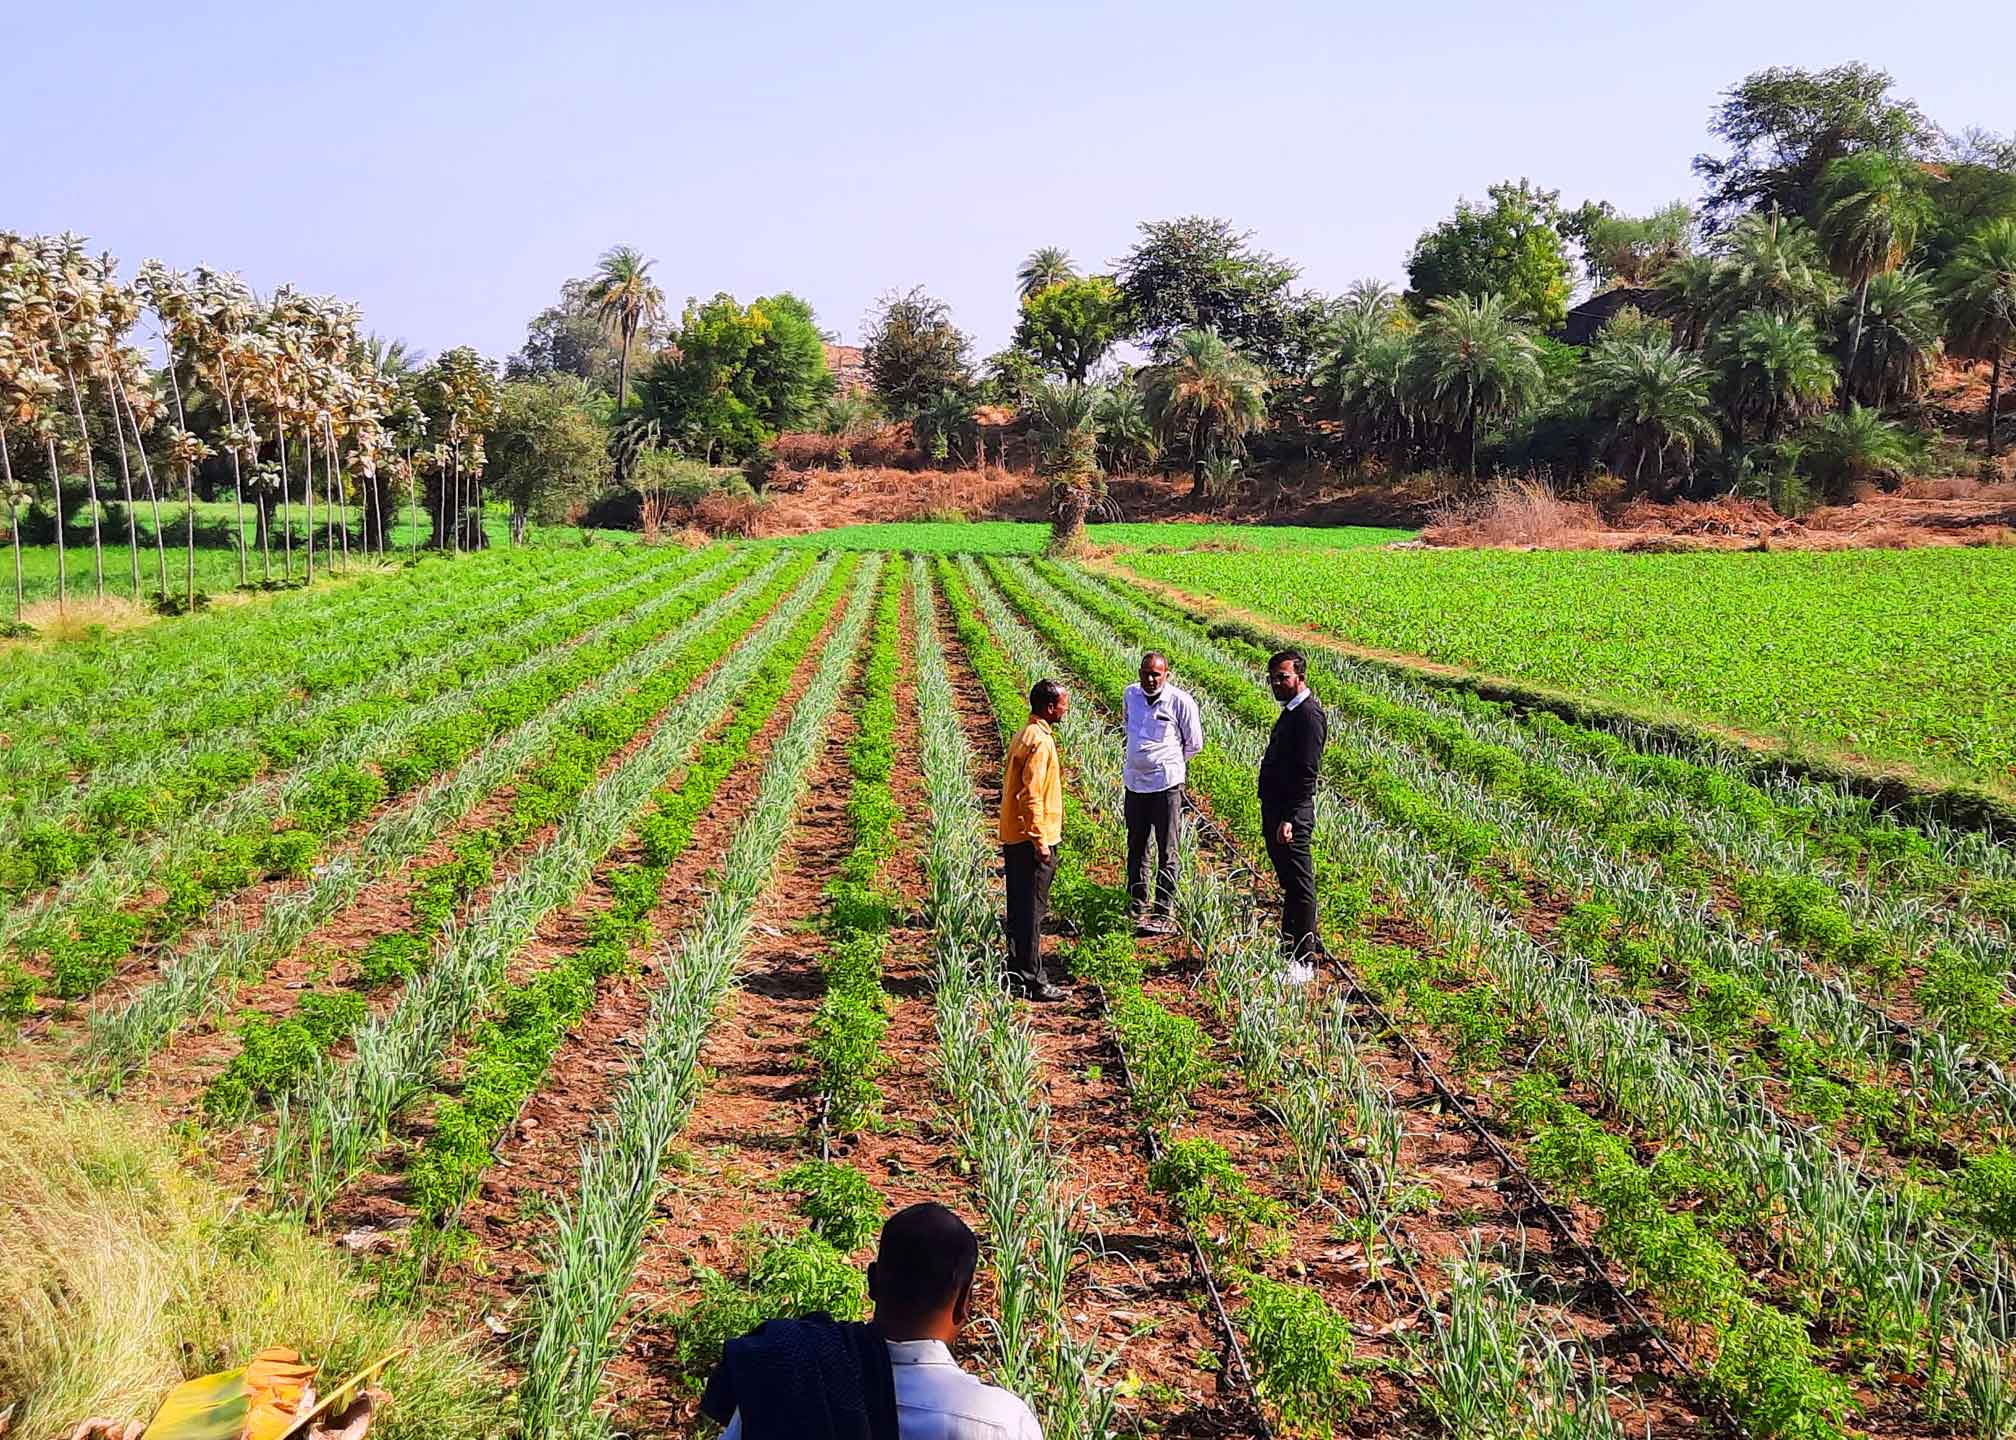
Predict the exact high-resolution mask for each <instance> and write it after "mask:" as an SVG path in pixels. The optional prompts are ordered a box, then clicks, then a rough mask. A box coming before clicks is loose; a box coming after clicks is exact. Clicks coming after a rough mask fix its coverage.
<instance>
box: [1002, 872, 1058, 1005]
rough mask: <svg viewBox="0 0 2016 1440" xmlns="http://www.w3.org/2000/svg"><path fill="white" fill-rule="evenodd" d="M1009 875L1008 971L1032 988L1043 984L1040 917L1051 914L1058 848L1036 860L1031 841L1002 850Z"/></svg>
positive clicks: (1046, 979) (1041, 921)
mask: <svg viewBox="0 0 2016 1440" xmlns="http://www.w3.org/2000/svg"><path fill="white" fill-rule="evenodd" d="M1001 867H1002V869H1004V870H1006V871H1007V872H1008V970H1009V973H1010V974H1012V975H1015V976H1016V977H1018V978H1019V979H1021V980H1023V981H1025V982H1027V983H1030V984H1034V985H1042V984H1046V983H1048V981H1049V978H1050V977H1049V976H1048V975H1046V974H1045V973H1044V971H1043V917H1044V916H1046V915H1048V914H1049V913H1050V882H1051V881H1052V880H1054V879H1055V878H1056V877H1057V847H1056V846H1055V845H1052V846H1051V847H1050V858H1049V859H1047V860H1038V859H1037V858H1036V845H1035V842H1034V841H1031V840H1022V841H1018V842H1017V843H1015V844H1013V845H1003V846H1002V847H1001Z"/></svg>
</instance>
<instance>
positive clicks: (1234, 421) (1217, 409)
mask: <svg viewBox="0 0 2016 1440" xmlns="http://www.w3.org/2000/svg"><path fill="white" fill-rule="evenodd" d="M1142 399H1143V400H1144V401H1145V402H1146V404H1147V407H1148V422H1149V424H1151V425H1152V426H1154V428H1155V436H1156V439H1157V440H1158V441H1160V442H1161V444H1162V445H1163V446H1164V448H1167V447H1169V446H1171V445H1173V444H1175V443H1176V442H1177V441H1179V440H1180V441H1182V442H1183V443H1184V444H1186V445H1187V446H1188V447H1189V456H1190V464H1191V472H1192V475H1193V477H1194V480H1193V484H1192V487H1191V491H1190V495H1191V498H1192V499H1196V500H1201V499H1203V498H1204V485H1205V480H1204V460H1205V457H1206V456H1208V455H1211V454H1214V453H1215V454H1221V455H1222V454H1231V453H1234V452H1236V451H1239V450H1242V449H1244V448H1245V443H1246V437H1247V436H1248V435H1250V434H1251V433H1252V432H1253V431H1255V430H1257V429H1259V428H1260V427H1261V425H1263V424H1264V423H1266V419H1267V379H1266V377H1265V376H1264V375H1262V374H1261V373H1260V367H1259V366H1257V365H1255V364H1254V363H1253V362H1252V361H1250V360H1248V359H1247V358H1246V357H1245V356H1243V355H1241V354H1239V353H1238V352H1237V351H1236V350H1234V349H1233V348H1232V347H1231V346H1229V345H1227V344H1226V343H1225V341H1224V340H1223V339H1222V338H1221V337H1220V336H1219V335H1218V333H1217V332H1216V331H1215V330H1184V331H1182V332H1180V333H1179V334H1178V335H1177V336H1176V337H1175V338H1174V339H1173V340H1172V341H1171V342H1170V345H1169V358H1168V359H1167V360H1166V361H1164V362H1163V363H1162V364H1160V365H1151V366H1149V367H1148V369H1147V370H1146V371H1144V372H1143V379H1142Z"/></svg>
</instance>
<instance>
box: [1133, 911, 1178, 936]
mask: <svg viewBox="0 0 2016 1440" xmlns="http://www.w3.org/2000/svg"><path fill="white" fill-rule="evenodd" d="M1134 933H1135V934H1136V935H1174V934H1175V933H1176V926H1175V925H1174V923H1172V922H1171V921H1170V919H1169V917H1168V916H1166V915H1144V916H1142V917H1141V918H1140V919H1139V920H1136V921H1135V922H1134Z"/></svg>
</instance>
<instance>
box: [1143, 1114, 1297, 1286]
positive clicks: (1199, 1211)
mask: <svg viewBox="0 0 2016 1440" xmlns="http://www.w3.org/2000/svg"><path fill="white" fill-rule="evenodd" d="M1148 1188H1149V1189H1150V1190H1153V1191H1154V1192H1155V1193H1156V1194H1158V1195H1166V1196H1168V1197H1169V1201H1170V1204H1171V1205H1172V1206H1174V1207H1175V1210H1176V1214H1177V1216H1178V1218H1180V1219H1181V1220H1182V1222H1183V1224H1184V1226H1185V1227H1186V1228H1187V1229H1188V1230H1189V1231H1190V1233H1191V1234H1192V1235H1193V1236H1195V1237H1196V1239H1197V1243H1198V1244H1199V1245H1201V1246H1202V1247H1203V1248H1204V1252H1205V1253H1206V1254H1207V1255H1208V1256H1210V1257H1211V1260H1212V1263H1213V1264H1214V1265H1219V1266H1233V1267H1244V1266H1251V1265H1252V1264H1254V1263H1255V1262H1256V1261H1257V1260H1261V1259H1267V1258H1271V1257H1272V1256H1274V1255H1276V1254H1279V1253H1280V1252H1281V1250H1282V1248H1283V1247H1284V1246H1285V1245H1286V1244H1287V1235H1286V1227H1287V1223H1288V1210H1287V1207H1286V1206H1284V1205H1283V1204H1282V1203H1281V1202H1280V1201H1278V1200H1275V1199H1273V1198H1272V1197H1270V1196H1266V1195H1262V1194H1260V1193H1259V1192H1258V1191H1256V1190H1254V1189H1253V1187H1252V1186H1251V1185H1250V1184H1248V1183H1247V1180H1246V1177H1245V1176H1244V1175H1242V1174H1240V1173H1239V1170H1238V1167H1237V1166H1235V1165H1234V1164H1233V1163H1232V1157H1231V1156H1230V1155H1228V1154H1227V1153H1226V1152H1225V1147H1224V1146H1222V1145H1220V1144H1218V1143H1217V1142H1216V1141H1215V1140H1207V1139H1203V1138H1201V1137H1199V1138H1193V1139H1187V1140H1177V1141H1174V1142H1172V1143H1171V1144H1170V1145H1169V1148H1168V1149H1166V1150H1164V1151H1163V1152H1162V1155H1161V1157H1160V1158H1159V1159H1157V1160H1156V1161H1155V1162H1154V1163H1153V1164H1152V1165H1150V1166H1149V1167H1148Z"/></svg>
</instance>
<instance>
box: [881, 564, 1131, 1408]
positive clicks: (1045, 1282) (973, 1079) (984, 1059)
mask: <svg viewBox="0 0 2016 1440" xmlns="http://www.w3.org/2000/svg"><path fill="white" fill-rule="evenodd" d="M911 597H912V609H913V611H914V613H915V614H916V616H917V635H916V657H917V658H916V665H917V689H918V712H919V723H920V725H921V727H922V732H923V754H922V761H923V772H924V790H925V797H926V803H927V805H928V807H929V811H930V821H929V830H928V835H929V847H930V848H929V860H928V864H927V880H928V887H929V888H928V898H927V902H926V911H927V915H928V917H929V919H930V922H931V952H932V960H933V981H934V984H933V991H934V999H935V1003H936V1018H937V1028H938V1060H939V1067H940V1075H939V1079H940V1083H941V1084H942V1086H943V1088H944V1090H945V1093H946V1100H947V1106H948V1113H949V1116H950V1119H951V1122H952V1129H953V1133H954V1135H955V1136H956V1138H957V1140H958V1143H959V1147H960V1150H961V1152H962V1154H963V1155H964V1157H965V1160H966V1163H967V1165H968V1166H969V1167H970V1169H971V1172H972V1175H973V1177H974V1184H975V1187H976V1189H977V1190H978V1200H979V1205H980V1211H981V1214H982V1216H983V1217H984V1220H985V1226H984V1231H985V1236H986V1241H985V1243H986V1247H987V1254H988V1259H989V1261H990V1269H991V1270H992V1272H993V1277H994V1309H995V1326H994V1334H993V1341H992V1344H991V1345H990V1346H989V1361H990V1368H991V1369H992V1371H993V1374H994V1378H995V1379H996V1380H997V1381H998V1382H999V1383H1001V1384H1002V1385H1004V1386H1006V1387H1007V1388H1008V1389H1010V1390H1012V1391H1014V1392H1015V1393H1016V1394H1018V1395H1020V1396H1021V1397H1022V1398H1023V1399H1024V1400H1026V1401H1028V1402H1029V1403H1030V1404H1031V1406H1033V1407H1034V1408H1035V1410H1036V1412H1037V1414H1038V1416H1039V1417H1040V1419H1041V1420H1042V1423H1043V1426H1044V1433H1045V1434H1048V1435H1052V1436H1064V1437H1071V1440H1076V1437H1081V1436H1083V1437H1095V1436H1103V1435H1105V1434H1106V1433H1108V1431H1109V1430H1110V1428H1111V1421H1112V1416H1113V1407H1114V1404H1115V1400H1116V1397H1115V1395H1114V1393H1113V1390H1112V1388H1111V1387H1110V1386H1109V1385H1106V1384H1104V1383H1102V1375H1103V1372H1104V1370H1105V1368H1106V1364H1105V1363H1102V1362H1101V1360H1100V1358H1099V1357H1098V1356H1097V1354H1096V1351H1095V1349H1094V1346H1093V1342H1091V1341H1079V1340H1077V1339H1075V1338H1074V1337H1073V1335H1072V1334H1071V1330H1070V1325H1069V1320H1070V1307H1069V1302H1068V1300H1067V1298H1066V1290H1067V1287H1068V1285H1069V1283H1070V1278H1071V1271H1072V1267H1073V1262H1074V1259H1075V1257H1076V1256H1077V1254H1078V1252H1079V1250H1080V1248H1081V1246H1082V1244H1083V1241H1082V1237H1081V1235H1080V1230H1079V1223H1078V1216H1079V1206H1078V1205H1077V1204H1076V1203H1075V1201H1074V1200H1073V1199H1072V1197H1071V1196H1070V1194H1069V1192H1068V1190H1067V1188H1066V1176H1065V1172H1064V1167H1063V1162H1062V1159H1061V1157H1059V1156H1058V1155H1057V1153H1056V1152H1055V1150H1054V1149H1053V1148H1052V1147H1051V1144H1050V1139H1049V1106H1048V1104H1047V1103H1046V1102H1045V1101H1044V1100H1043V1099H1042V1096H1041V1091H1040V1088H1039V1085H1038V1076H1037V1072H1038V1061H1037V1057H1036V1046H1035V1040H1034V1037H1033V1035H1032V1034H1031V1031H1030V1028H1029V1024H1028V1021H1027V1019H1026V1018H1025V1017H1024V1016H1023V1015H1021V1014H1020V1013H1018V1011H1017V1008H1016V1006H1015V1004H1014V1002H1013V1001H1012V1000H1011V999H1010V998H1009V996H1008V993H1007V989H1006V981H1005V974H1004V960H1005V957H1004V954H1003V952H1002V949H1001V940H1000V926H999V922H998V913H999V912H998V910H997V908H996V898H995V897H996V895H997V893H998V891H997V887H996V885H995V883H994V870H995V857H994V851H993V846H992V845H991V843H990V841H989V838H988V832H987V829H986V826H985V824H984V822H983V820H982V817H981V814H980V811H979V807H978V805H977V803H976V795H975V788H974V779H973V756H972V754H971V751H970V748H969V746H968V744H967V741H966V736H965V734H964V731H963V729H962V727H961V725H960V720H959V715H958V711H957V707H956V704H955V701H954V698H953V690H952V681H951V675H950V672H949V671H948V669H947V662H946V658H945V652H944V647H943V644H942V642H941V640H940V639H939V635H938V626H937V621H936V618H935V614H934V610H935V606H934V603H933V598H932V587H931V580H930V572H929V570H928V567H927V566H926V564H925V562H924V561H923V560H922V559H921V558H919V559H918V560H916V561H914V562H913V567H912V572H911ZM1107 1363H1110V1362H1107Z"/></svg>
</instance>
